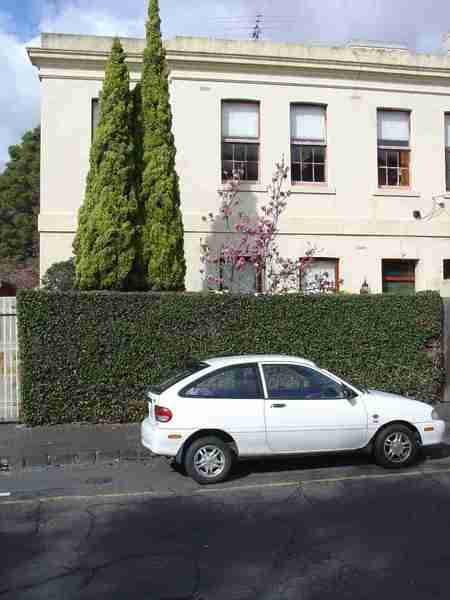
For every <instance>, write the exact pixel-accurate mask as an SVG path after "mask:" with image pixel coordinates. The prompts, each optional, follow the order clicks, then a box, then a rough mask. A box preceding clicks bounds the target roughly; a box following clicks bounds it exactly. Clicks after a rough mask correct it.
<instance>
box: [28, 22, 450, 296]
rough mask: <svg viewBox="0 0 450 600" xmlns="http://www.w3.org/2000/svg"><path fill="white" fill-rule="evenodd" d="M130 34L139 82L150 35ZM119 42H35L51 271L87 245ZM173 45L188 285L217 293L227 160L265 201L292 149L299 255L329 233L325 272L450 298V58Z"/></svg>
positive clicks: (293, 252)
mask: <svg viewBox="0 0 450 600" xmlns="http://www.w3.org/2000/svg"><path fill="white" fill-rule="evenodd" d="M123 44H124V47H125V50H126V51H127V54H128V63H129V67H130V71H131V78H132V81H133V82H136V81H138V79H139V77H140V69H141V60H142V51H143V47H144V41H143V40H139V39H124V40H123ZM110 47H111V39H110V38H103V37H83V36H72V35H57V34H43V35H42V38H41V45H40V47H33V48H29V49H28V51H29V56H30V60H31V61H32V63H33V65H35V66H36V67H37V68H38V70H39V76H40V80H41V88H42V175H41V177H42V182H41V210H40V215H39V232H40V257H41V259H40V260H41V275H42V274H44V273H45V271H46V269H47V268H48V267H49V266H50V265H51V264H52V263H53V262H55V261H59V260H64V259H66V258H68V257H69V256H71V254H72V241H73V237H74V234H75V229H76V222H77V210H78V208H79V206H80V204H81V203H82V201H83V195H84V188H85V181H86V175H87V171H88V166H89V148H90V144H91V140H92V136H93V129H94V127H95V116H96V110H97V106H98V103H97V100H98V98H99V95H100V91H101V87H102V79H103V76H104V68H105V62H106V60H107V56H108V52H109V49H110ZM166 48H167V57H168V60H169V65H170V93H171V103H172V108H173V130H174V135H175V142H176V146H177V171H178V174H179V176H180V188H181V201H182V211H183V221H184V227H185V251H186V259H187V265H188V271H187V278H186V286H187V289H189V290H200V289H203V285H204V282H203V279H202V276H201V274H200V272H199V269H200V240H207V239H208V240H211V239H212V236H213V235H214V234H212V232H211V230H210V226H209V225H208V224H207V223H205V222H204V221H203V220H202V216H203V215H205V214H207V213H209V212H213V213H215V212H217V210H218V207H219V205H220V200H219V196H218V191H219V190H220V189H221V187H222V186H223V172H224V171H228V172H229V171H230V169H232V168H233V167H236V166H237V167H239V168H240V169H241V170H242V171H243V173H244V177H245V181H243V183H242V186H241V187H242V190H243V191H242V201H243V204H244V205H245V206H247V207H248V208H249V210H251V209H254V208H255V207H256V206H261V205H263V204H264V203H265V202H266V201H267V185H268V184H269V183H270V180H271V177H272V174H273V170H274V165H275V163H276V162H277V161H279V160H280V158H281V156H282V155H284V156H285V158H286V160H287V161H288V164H289V166H290V167H291V170H290V178H289V181H288V185H287V189H290V191H291V195H290V197H289V201H288V207H287V210H286V211H285V213H284V214H283V217H282V221H281V223H280V230H281V235H280V249H281V251H282V254H283V255H285V256H290V257H299V256H302V255H304V253H305V251H306V249H307V247H308V243H311V244H315V245H316V246H317V247H318V249H319V250H320V253H319V254H318V257H320V260H317V261H316V263H315V265H314V269H315V270H316V272H317V271H322V272H323V271H326V272H327V273H328V274H329V276H330V278H331V279H333V280H335V279H336V280H341V283H340V289H341V290H345V291H348V292H358V291H359V290H360V288H361V285H362V283H363V281H364V279H366V280H367V283H368V285H369V287H370V290H371V291H372V292H374V293H379V292H382V291H392V290H398V291H411V290H413V289H415V290H416V291H419V290H426V289H435V290H439V291H440V292H441V293H442V295H443V296H450V177H448V176H447V174H448V173H449V169H450V163H449V164H448V165H447V152H448V148H447V146H448V145H450V141H449V135H448V133H447V129H448V126H449V124H450V120H449V119H450V117H447V113H449V114H450V56H449V55H447V54H442V55H426V54H413V53H410V52H409V51H408V50H407V49H405V48H397V47H380V46H377V45H369V44H367V45H364V44H351V45H348V46H346V47H334V48H325V47H319V46H317V47H315V46H312V47H308V46H303V45H300V44H279V43H271V42H261V41H258V42H254V41H231V40H213V39H203V38H176V39H175V40H171V41H168V42H166ZM417 211H419V212H417ZM314 269H313V270H314ZM249 277H250V279H249V281H250V280H251V274H250V275H249Z"/></svg>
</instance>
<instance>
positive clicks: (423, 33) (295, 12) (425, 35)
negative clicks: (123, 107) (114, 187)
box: [0, 0, 450, 169]
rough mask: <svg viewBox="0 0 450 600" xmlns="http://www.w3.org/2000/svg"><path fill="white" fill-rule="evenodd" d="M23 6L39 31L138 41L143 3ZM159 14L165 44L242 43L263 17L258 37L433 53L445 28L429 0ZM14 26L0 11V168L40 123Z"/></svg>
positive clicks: (286, 3) (33, 1) (237, 4)
mask: <svg viewBox="0 0 450 600" xmlns="http://www.w3.org/2000/svg"><path fill="white" fill-rule="evenodd" d="M18 1H20V2H22V1H23V0H18ZM0 2H1V0H0ZM30 5H32V7H33V11H31V9H30V13H29V14H30V15H31V14H32V13H33V15H37V20H38V27H37V29H38V30H39V31H40V32H49V33H51V32H55V33H79V34H92V35H122V36H131V37H136V36H137V37H142V36H143V35H144V26H145V19H146V12H147V0H30ZM160 10H161V19H162V30H163V34H164V36H165V37H168V38H172V37H175V36H176V35H194V36H195V35H203V36H211V37H222V38H227V37H228V38H248V37H249V35H250V33H251V30H252V26H253V24H254V18H255V15H256V14H257V13H258V12H262V13H263V14H264V16H265V21H263V39H273V40H281V41H299V42H306V43H307V42H308V41H316V42H321V43H325V44H327V43H328V44H329V43H337V44H338V43H343V42H345V41H347V40H349V39H378V40H384V41H394V42H395V41H396V42H401V43H404V44H407V45H409V46H410V47H411V48H412V49H414V48H417V49H418V50H424V51H431V52H437V51H439V47H440V40H441V36H442V33H444V30H445V29H446V27H449V28H450V25H446V24H449V23H450V5H449V3H448V0H433V10H432V11H431V10H430V8H429V3H427V2H411V0H396V2H392V0H358V2H355V0H323V1H322V2H317V0H301V1H300V0H277V2H276V3H275V4H274V2H273V0H195V2H192V1H189V0H160ZM273 15H278V16H279V17H277V18H275V17H274V16H273ZM30 18H31V17H30ZM277 19H278V20H277ZM28 25H29V24H28ZM18 26H19V27H20V23H19V25H15V26H13V25H12V24H11V23H10V22H9V21H8V17H7V16H6V15H5V14H3V13H2V12H1V10H0V78H1V81H2V86H1V88H0V115H1V118H0V169H1V163H2V162H3V161H5V160H6V158H7V147H8V145H10V144H12V143H17V142H18V141H19V140H20V137H21V135H22V134H23V133H24V131H25V130H26V129H29V128H30V127H33V126H34V125H36V124H37V122H38V119H39V83H38V77H37V72H36V70H35V69H34V67H32V66H31V64H30V62H29V59H28V57H27V55H26V52H25V48H24V44H23V43H22V41H21V40H20V39H19V38H18V37H17V36H16V35H14V34H8V33H7V32H8V31H12V30H13V29H17V27H18ZM4 82H7V85H5V83H4Z"/></svg>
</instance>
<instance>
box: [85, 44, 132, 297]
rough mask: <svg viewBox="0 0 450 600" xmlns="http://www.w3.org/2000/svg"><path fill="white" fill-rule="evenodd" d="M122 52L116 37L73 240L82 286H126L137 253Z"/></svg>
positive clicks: (126, 81) (128, 101) (127, 92)
mask: <svg viewBox="0 0 450 600" xmlns="http://www.w3.org/2000/svg"><path fill="white" fill-rule="evenodd" d="M125 58H126V57H125V52H124V50H123V48H122V45H121V43H120V40H119V39H118V38H115V39H114V42H113V45H112V49H111V54H110V57H109V59H108V63H107V66H106V73H105V80H104V83H103V89H102V96H101V105H100V120H99V124H98V127H97V130H96V132H95V139H94V141H93V144H92V147H91V155H90V170H89V174H88V178H87V186H86V194H85V200H84V204H83V206H82V207H81V209H80V211H79V215H78V231H77V235H76V237H75V241H74V252H75V269H76V280H77V285H78V287H79V288H81V289H85V290H86V289H87V290H88V289H111V290H127V289H129V288H130V278H131V273H132V270H133V265H134V262H135V258H136V219H137V201H136V195H135V191H134V186H133V181H134V147H133V141H132V140H133V135H132V119H131V99H130V76H129V71H128V67H127V65H126V63H125Z"/></svg>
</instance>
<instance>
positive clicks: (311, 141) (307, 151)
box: [291, 104, 327, 183]
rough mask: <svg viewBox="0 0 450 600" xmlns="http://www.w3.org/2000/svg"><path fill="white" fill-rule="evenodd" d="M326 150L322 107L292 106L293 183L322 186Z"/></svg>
mask: <svg viewBox="0 0 450 600" xmlns="http://www.w3.org/2000/svg"><path fill="white" fill-rule="evenodd" d="M326 149H327V146H326V108H325V106H317V105H314V104H291V177H292V183H324V182H325V179H326V171H325V166H326Z"/></svg>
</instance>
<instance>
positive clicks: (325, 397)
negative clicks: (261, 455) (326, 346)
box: [261, 363, 368, 452]
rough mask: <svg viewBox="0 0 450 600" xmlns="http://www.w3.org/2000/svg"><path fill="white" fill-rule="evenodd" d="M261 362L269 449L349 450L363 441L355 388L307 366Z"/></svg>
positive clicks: (361, 408)
mask: <svg viewBox="0 0 450 600" xmlns="http://www.w3.org/2000/svg"><path fill="white" fill-rule="evenodd" d="M261 366H262V372H263V376H264V384H265V389H266V400H265V416H266V432H267V443H268V445H269V447H270V448H271V450H272V451H273V452H319V451H327V450H351V449H356V448H361V447H363V446H365V445H366V443H367V442H368V429H367V413H366V409H365V406H364V402H363V401H362V399H361V398H360V397H359V395H358V394H356V392H354V391H351V392H350V388H346V387H345V386H343V385H342V384H341V383H340V382H339V381H337V380H334V379H332V378H331V377H329V376H328V375H326V374H324V373H322V372H321V371H320V370H318V369H313V368H312V367H308V366H304V365H301V364H291V363H264V364H262V365H261ZM346 390H349V392H350V393H348V392H347V391H346Z"/></svg>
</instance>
